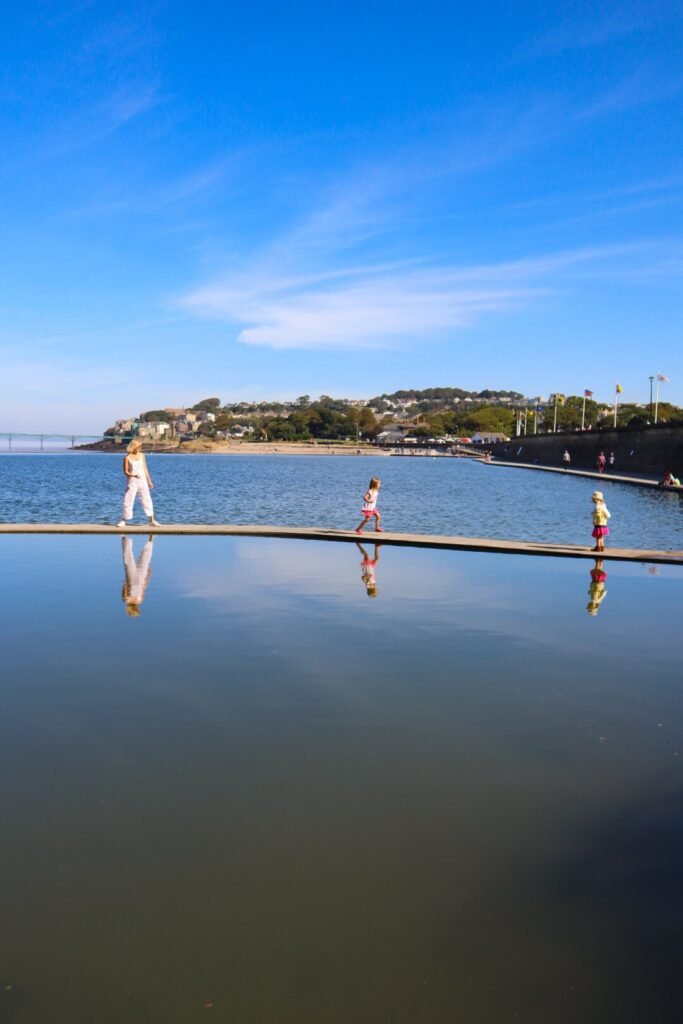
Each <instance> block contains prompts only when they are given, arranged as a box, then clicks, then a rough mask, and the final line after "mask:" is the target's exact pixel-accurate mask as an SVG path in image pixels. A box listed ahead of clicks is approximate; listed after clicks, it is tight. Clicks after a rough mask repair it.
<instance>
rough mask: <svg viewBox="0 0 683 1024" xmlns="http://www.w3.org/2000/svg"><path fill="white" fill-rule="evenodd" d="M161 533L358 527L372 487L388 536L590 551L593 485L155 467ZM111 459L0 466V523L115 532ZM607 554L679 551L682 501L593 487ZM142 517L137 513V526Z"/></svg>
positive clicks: (422, 474) (322, 462) (521, 476)
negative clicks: (254, 526) (80, 525)
mask: <svg viewBox="0 0 683 1024" xmlns="http://www.w3.org/2000/svg"><path fill="white" fill-rule="evenodd" d="M148 462H149V467H150V471H151V474H152V477H153V479H154V482H155V490H154V492H153V497H154V501H155V511H156V515H157V518H158V519H159V520H160V521H161V522H164V523H173V522H175V523H182V522H187V523H267V524H280V525H288V526H322V527H329V528H339V529H348V528H349V527H353V526H356V525H357V523H358V520H359V518H360V515H359V510H360V507H361V504H362V499H363V494H364V492H365V490H366V488H367V485H368V481H369V479H370V476H371V475H373V474H377V475H378V476H380V477H381V479H382V490H381V494H380V503H379V504H380V509H381V511H382V513H383V516H384V526H385V528H386V529H390V530H400V531H411V532H416V533H439V534H441V533H446V534H461V535H466V536H477V537H501V538H511V539H520V540H540V541H551V542H563V543H576V544H585V543H591V539H590V532H591V529H592V523H591V512H592V504H591V500H590V496H591V494H592V492H593V490H594V489H595V486H596V484H595V481H594V480H590V479H584V478H581V477H571V476H563V475H562V474H554V473H543V472H533V471H528V470H520V469H506V468H503V467H500V466H495V465H494V466H486V465H483V464H480V463H473V462H471V461H469V460H467V459H442V458H417V457H413V458H391V457H384V458H383V457H379V456H377V457H373V456H368V457H364V456H363V457H352V456H277V455H274V456H263V455H253V456H249V455H246V456H216V455H156V456H154V455H151V456H149V457H148ZM121 464H122V457H121V456H119V455H107V454H102V453H94V454H58V455H54V454H53V455H47V454H46V455H4V456H3V455H0V521H4V522H96V523H112V522H114V523H115V522H116V521H117V520H118V519H119V517H120V514H121V493H122V489H123V479H124V478H123V474H122V472H121ZM600 486H601V487H602V489H603V491H604V493H605V498H606V501H607V504H608V506H609V508H610V511H611V513H612V519H611V521H610V529H611V537H610V544H613V545H615V546H619V547H636V548H663V549H669V550H670V549H683V500H682V499H681V497H680V496H679V495H678V494H672V493H667V492H662V491H657V490H651V489H644V488H638V487H633V486H630V485H624V484H610V483H608V482H607V481H601V483H600ZM141 520H142V517H141V515H140V511H139V509H138V521H141Z"/></svg>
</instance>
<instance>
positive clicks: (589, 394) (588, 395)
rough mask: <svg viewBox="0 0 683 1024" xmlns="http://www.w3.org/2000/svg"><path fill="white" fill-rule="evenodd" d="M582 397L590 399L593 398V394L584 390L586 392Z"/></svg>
mask: <svg viewBox="0 0 683 1024" xmlns="http://www.w3.org/2000/svg"><path fill="white" fill-rule="evenodd" d="M583 397H584V398H592V397H593V392H592V391H589V390H588V388H586V390H585V391H584V393H583Z"/></svg>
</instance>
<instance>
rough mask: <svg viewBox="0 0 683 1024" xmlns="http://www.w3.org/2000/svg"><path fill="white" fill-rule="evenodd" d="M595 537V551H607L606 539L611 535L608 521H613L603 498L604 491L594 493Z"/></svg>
mask: <svg viewBox="0 0 683 1024" xmlns="http://www.w3.org/2000/svg"><path fill="white" fill-rule="evenodd" d="M592 501H593V536H594V537H595V547H594V548H593V551H604V550H605V537H607V535H608V534H609V526H608V525H607V520H608V519H611V516H610V512H609V509H608V508H607V505H606V504H605V499H604V498H603V496H602V491H593V495H592Z"/></svg>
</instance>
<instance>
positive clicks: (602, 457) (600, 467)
mask: <svg viewBox="0 0 683 1024" xmlns="http://www.w3.org/2000/svg"><path fill="white" fill-rule="evenodd" d="M606 464H607V459H606V458H605V453H604V452H600V454H599V455H598V459H597V467H598V473H604V472H605V466H606Z"/></svg>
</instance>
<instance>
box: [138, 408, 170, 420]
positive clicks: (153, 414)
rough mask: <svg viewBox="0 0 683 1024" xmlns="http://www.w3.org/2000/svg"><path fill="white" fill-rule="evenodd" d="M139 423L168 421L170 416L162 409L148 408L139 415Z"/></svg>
mask: <svg viewBox="0 0 683 1024" xmlns="http://www.w3.org/2000/svg"><path fill="white" fill-rule="evenodd" d="M140 422H141V423H170V422H171V417H170V416H169V414H168V413H167V412H165V411H164V410H163V409H150V410H149V412H143V413H142V414H141V416H140Z"/></svg>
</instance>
